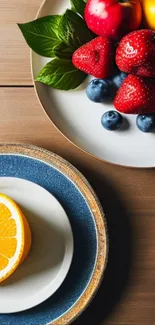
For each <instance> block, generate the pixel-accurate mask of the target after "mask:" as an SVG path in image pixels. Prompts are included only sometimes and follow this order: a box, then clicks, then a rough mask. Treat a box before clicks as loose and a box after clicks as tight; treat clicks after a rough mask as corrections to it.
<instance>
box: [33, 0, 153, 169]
mask: <svg viewBox="0 0 155 325" xmlns="http://www.w3.org/2000/svg"><path fill="white" fill-rule="evenodd" d="M69 7H70V1H69V0H54V1H51V0H44V2H43V5H42V6H41V9H40V11H39V14H38V17H42V16H46V15H51V14H61V13H63V12H65V10H66V9H67V8H69ZM50 60H51V59H47V58H44V57H41V56H39V55H38V54H36V53H34V52H32V58H31V63H32V71H33V78H35V77H36V76H37V74H38V73H39V72H40V71H41V69H42V67H43V66H44V65H45V64H46V63H47V62H49V61H50ZM87 84H88V80H86V82H85V84H84V85H82V86H81V88H80V89H78V90H74V91H70V92H69V91H67V92H65V91H58V90H54V89H52V88H50V87H48V86H45V85H43V84H41V83H36V84H35V87H36V91H37V94H38V97H39V99H40V101H41V104H42V106H43V108H44V110H45V111H46V113H47V115H48V116H49V118H50V119H51V121H52V122H53V123H54V124H55V126H56V127H57V128H58V129H59V130H60V131H61V133H63V134H64V135H65V137H67V138H68V139H69V140H70V141H71V142H72V143H74V144H75V145H76V146H78V147H79V148H81V149H83V150H84V151H87V152H88V153H90V154H92V155H94V156H96V157H98V158H99V159H103V160H105V161H107V162H110V163H113V164H118V165H123V166H131V167H154V166H155V145H154V143H155V133H152V134H146V133H143V132H141V131H140V130H139V129H138V128H137V126H136V116H134V115H124V121H125V122H124V126H123V128H122V130H119V131H117V132H109V131H107V130H105V129H104V128H103V127H102V125H101V116H102V115H103V113H104V112H106V111H109V110H113V109H114V106H113V105H112V104H110V105H106V104H96V103H93V102H91V101H90V100H89V99H88V98H87V96H86V93H85V90H86V86H87Z"/></svg>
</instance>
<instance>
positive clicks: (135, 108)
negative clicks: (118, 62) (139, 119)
mask: <svg viewBox="0 0 155 325" xmlns="http://www.w3.org/2000/svg"><path fill="white" fill-rule="evenodd" d="M154 94H155V80H154V79H150V78H143V77H140V76H135V75H132V74H130V75H129V76H128V77H127V78H126V79H125V81H124V82H123V84H122V86H121V88H120V89H119V90H118V92H117V94H116V97H115V100H114V106H115V107H116V109H117V110H118V111H119V112H122V113H125V114H141V113H142V114H144V113H151V112H155V96H154Z"/></svg>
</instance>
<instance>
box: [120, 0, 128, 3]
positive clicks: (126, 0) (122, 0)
mask: <svg viewBox="0 0 155 325" xmlns="http://www.w3.org/2000/svg"><path fill="white" fill-rule="evenodd" d="M119 2H120V3H123V2H129V0H119Z"/></svg>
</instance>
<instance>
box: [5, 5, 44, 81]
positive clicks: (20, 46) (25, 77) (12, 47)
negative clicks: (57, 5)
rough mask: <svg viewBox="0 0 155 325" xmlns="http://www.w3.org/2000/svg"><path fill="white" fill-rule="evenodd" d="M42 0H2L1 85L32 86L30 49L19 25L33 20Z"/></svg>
mask: <svg viewBox="0 0 155 325" xmlns="http://www.w3.org/2000/svg"><path fill="white" fill-rule="evenodd" d="M41 2H42V0H33V1H27V0H20V1H19V0H11V1H10V0H0V85H31V84H32V80H31V73H30V59H29V48H28V46H27V44H26V43H25V40H24V39H23V37H22V34H21V32H20V30H19V29H18V27H17V23H22V22H27V21H30V20H33V19H34V18H35V16H36V13H37V11H38V9H39V6H40V4H41Z"/></svg>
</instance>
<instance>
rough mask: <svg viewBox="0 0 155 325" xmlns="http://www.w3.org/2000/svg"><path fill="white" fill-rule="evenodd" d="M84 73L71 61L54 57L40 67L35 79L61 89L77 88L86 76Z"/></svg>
mask: <svg viewBox="0 0 155 325" xmlns="http://www.w3.org/2000/svg"><path fill="white" fill-rule="evenodd" d="M86 76H87V75H86V74H85V73H83V72H82V71H80V70H77V69H76V68H75V67H74V65H73V64H72V62H71V61H69V60H61V59H54V60H52V61H51V62H49V63H47V64H46V66H45V67H44V68H43V69H42V71H41V72H40V74H39V76H38V77H37V78H36V81H39V82H42V83H44V84H46V85H48V86H50V87H53V88H55V89H61V90H71V89H75V88H77V87H78V86H79V85H80V84H81V83H82V82H83V81H84V79H85V78H86Z"/></svg>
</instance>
